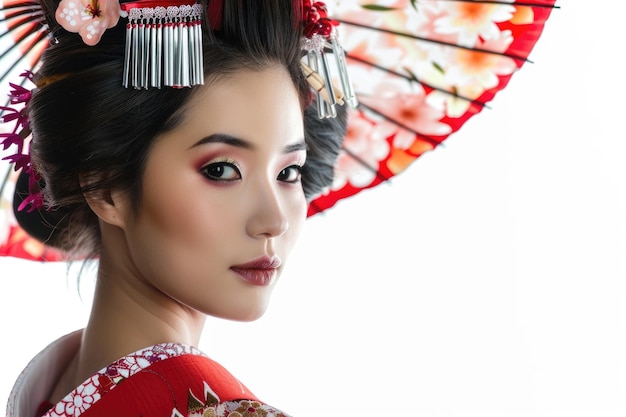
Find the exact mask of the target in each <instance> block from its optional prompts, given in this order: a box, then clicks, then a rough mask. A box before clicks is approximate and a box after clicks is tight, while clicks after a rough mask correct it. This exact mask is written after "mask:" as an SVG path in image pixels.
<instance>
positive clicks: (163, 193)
mask: <svg viewBox="0 0 626 417" xmlns="http://www.w3.org/2000/svg"><path fill="white" fill-rule="evenodd" d="M146 174H147V175H146V179H147V180H146V181H145V183H144V190H143V198H142V206H141V209H140V215H139V218H138V219H137V222H136V223H135V225H134V226H135V227H133V230H131V231H130V236H129V240H130V246H131V251H132V252H133V258H134V260H135V262H136V264H137V267H138V268H139V269H143V270H144V273H145V274H149V275H158V274H161V273H163V272H166V271H169V272H172V273H175V274H178V273H179V271H180V272H182V271H186V270H187V269H189V268H191V267H192V266H194V265H199V264H200V263H201V262H202V261H203V260H207V257H211V256H219V252H220V250H223V245H224V242H225V240H226V239H224V232H225V229H227V228H228V227H229V223H228V221H229V220H228V218H227V217H225V216H224V206H225V205H227V204H228V202H227V201H225V199H217V201H212V200H216V199H211V198H210V196H207V195H205V194H206V193H204V194H203V193H202V190H204V189H206V184H203V179H202V178H201V177H200V176H199V175H198V174H197V173H194V172H192V173H191V174H182V175H178V176H177V175H173V173H172V175H162V174H161V173H157V174H155V173H154V172H149V171H147V173H146ZM196 177H197V178H196ZM203 187H204V188H203ZM231 217H232V216H231ZM189 272H191V271H189Z"/></svg>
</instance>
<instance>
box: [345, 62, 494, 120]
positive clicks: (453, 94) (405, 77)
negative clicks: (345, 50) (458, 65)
mask: <svg viewBox="0 0 626 417" xmlns="http://www.w3.org/2000/svg"><path fill="white" fill-rule="evenodd" d="M346 57H347V58H348V59H352V60H354V61H357V62H360V63H362V64H365V65H369V66H371V67H373V68H376V69H379V70H381V71H386V72H388V73H390V74H393V75H395V76H397V77H400V78H404V79H405V80H407V81H415V82H417V83H419V84H421V85H423V86H424V87H427V88H430V89H433V90H436V91H439V92H441V93H444V94H448V95H450V96H453V97H455V98H459V99H462V100H465V101H468V102H470V103H472V104H476V105H477V106H480V107H482V108H489V106H488V105H487V103H485V102H483V101H480V100H476V99H471V98H469V97H465V96H462V95H460V94H458V93H454V92H452V91H448V90H446V89H444V88H441V87H435V86H433V85H431V84H428V83H426V82H424V81H421V80H419V79H418V78H417V77H415V76H413V77H412V76H409V75H405V74H402V73H399V72H397V71H394V70H392V69H390V68H386V67H383V66H382V65H379V64H375V63H373V62H371V61H367V60H365V59H363V58H358V57H356V56H353V55H350V54H347V55H346Z"/></svg>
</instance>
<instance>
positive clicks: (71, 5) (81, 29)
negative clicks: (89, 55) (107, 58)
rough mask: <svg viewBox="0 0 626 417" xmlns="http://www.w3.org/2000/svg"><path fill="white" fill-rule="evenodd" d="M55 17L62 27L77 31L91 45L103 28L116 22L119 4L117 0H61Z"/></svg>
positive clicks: (100, 35)
mask: <svg viewBox="0 0 626 417" xmlns="http://www.w3.org/2000/svg"><path fill="white" fill-rule="evenodd" d="M55 17H56V20H57V22H59V24H60V25H61V26H62V27H63V29H65V30H67V31H68V32H73V33H78V34H79V35H80V36H81V38H83V42H85V43H86V44H87V45H89V46H93V45H95V44H97V43H98V42H100V38H101V37H102V34H103V33H104V31H105V30H107V29H109V28H112V27H113V26H115V25H116V24H117V21H118V20H119V17H120V4H119V2H118V1H117V0H61V2H60V3H59V6H58V7H57V11H56V14H55Z"/></svg>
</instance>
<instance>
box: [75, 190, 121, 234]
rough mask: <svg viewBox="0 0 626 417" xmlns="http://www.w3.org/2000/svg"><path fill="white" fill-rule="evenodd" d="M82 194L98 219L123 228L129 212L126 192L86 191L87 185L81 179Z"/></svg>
mask: <svg viewBox="0 0 626 417" xmlns="http://www.w3.org/2000/svg"><path fill="white" fill-rule="evenodd" d="M81 187H82V188H83V190H84V191H83V196H84V197H85V201H86V202H87V204H88V205H89V207H90V208H91V210H92V211H93V212H94V213H95V214H96V216H98V218H99V219H100V220H102V221H103V222H105V223H108V224H110V225H113V226H117V227H120V228H122V229H123V228H124V227H125V226H126V220H127V219H128V214H129V213H130V211H129V209H130V203H129V198H128V195H127V194H126V193H121V192H119V191H112V190H97V191H88V189H89V186H88V185H86V184H85V183H83V181H82V180H81Z"/></svg>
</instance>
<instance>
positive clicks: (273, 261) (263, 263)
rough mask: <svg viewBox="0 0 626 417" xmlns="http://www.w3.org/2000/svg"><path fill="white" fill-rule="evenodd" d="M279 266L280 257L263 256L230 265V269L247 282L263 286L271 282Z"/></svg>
mask: <svg viewBox="0 0 626 417" xmlns="http://www.w3.org/2000/svg"><path fill="white" fill-rule="evenodd" d="M279 267H280V259H279V258H278V257H277V256H273V257H269V256H263V257H261V258H258V259H255V260H253V261H251V262H247V263H245V264H241V265H235V266H231V267H230V269H231V271H233V272H234V273H236V274H237V275H239V277H240V278H242V279H243V280H244V281H246V282H248V283H249V284H252V285H257V286H260V287H265V286H268V285H270V284H271V283H272V280H273V279H274V277H275V276H276V272H277V270H278V268H279Z"/></svg>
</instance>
